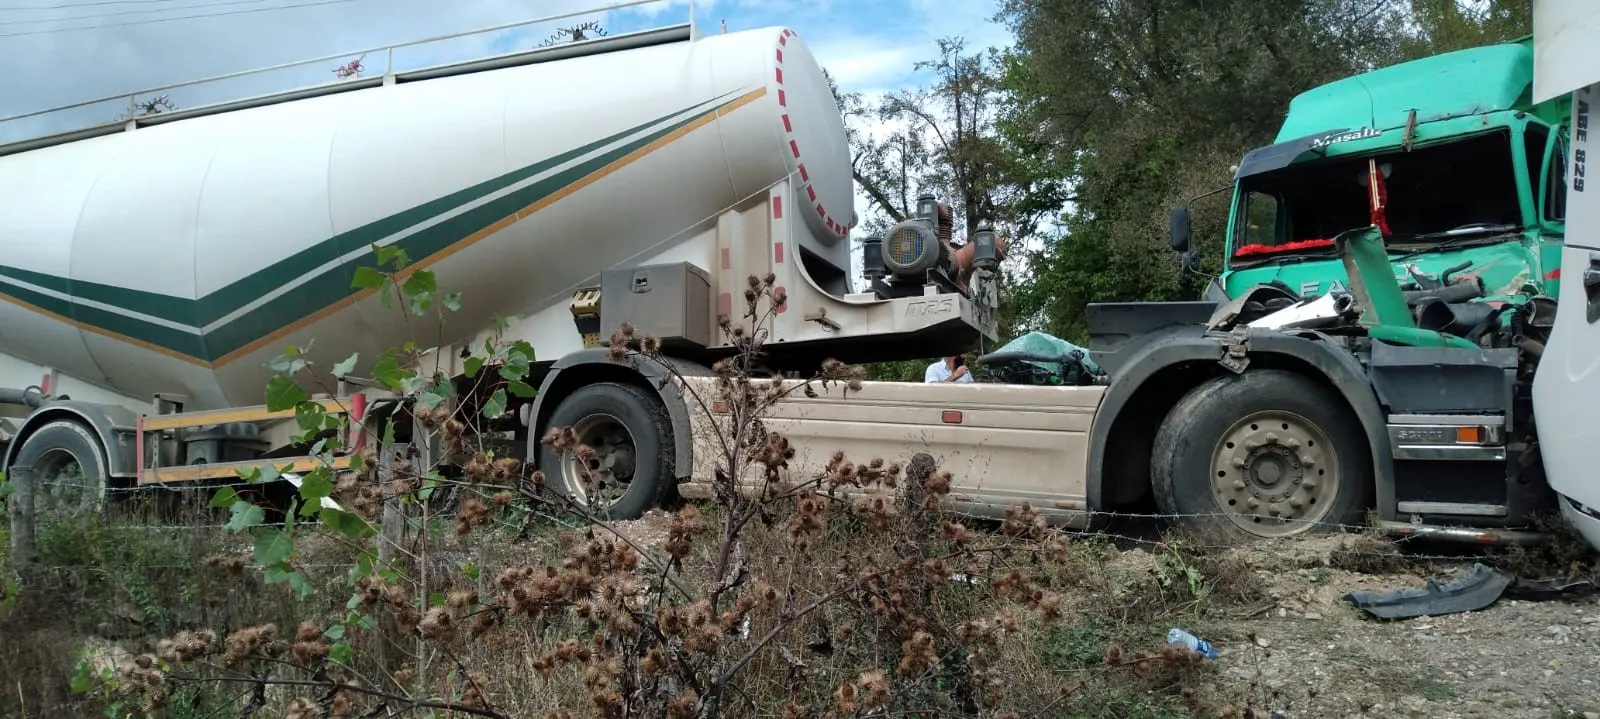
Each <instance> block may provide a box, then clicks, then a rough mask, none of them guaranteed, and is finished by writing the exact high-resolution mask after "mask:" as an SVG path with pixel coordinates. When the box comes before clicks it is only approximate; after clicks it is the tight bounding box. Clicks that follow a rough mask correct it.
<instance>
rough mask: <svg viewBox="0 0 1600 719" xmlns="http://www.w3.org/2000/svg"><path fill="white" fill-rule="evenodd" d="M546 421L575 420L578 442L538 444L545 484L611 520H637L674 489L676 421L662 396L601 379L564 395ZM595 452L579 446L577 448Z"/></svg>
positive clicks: (565, 423)
mask: <svg viewBox="0 0 1600 719" xmlns="http://www.w3.org/2000/svg"><path fill="white" fill-rule="evenodd" d="M546 427H549V428H560V427H570V428H571V429H572V431H573V433H574V434H575V435H576V439H577V442H576V444H575V445H574V446H573V447H571V448H569V449H568V450H567V451H566V452H564V453H557V452H556V451H555V448H553V447H551V446H550V445H549V444H545V443H541V444H540V445H539V468H540V469H541V470H542V471H543V472H544V476H545V484H546V485H547V486H549V487H550V488H551V489H553V490H555V491H556V492H559V493H561V494H562V495H565V496H567V497H569V498H571V499H573V500H574V501H576V502H577V503H578V504H579V505H582V506H584V507H587V508H588V509H589V511H592V512H594V513H596V514H598V515H600V516H603V517H608V518H611V519H637V518H639V517H641V516H643V515H644V513H645V512H646V511H649V510H650V509H651V508H652V507H655V506H657V505H659V504H661V503H662V502H664V501H666V499H667V498H668V497H669V496H670V494H671V493H672V491H673V490H674V489H676V486H677V485H676V483H675V481H674V475H675V473H674V468H673V456H672V430H671V420H669V419H668V417H667V412H666V408H665V407H663V406H662V405H661V402H660V400H658V399H657V398H656V397H655V396H653V395H652V394H651V393H650V392H649V391H647V390H644V389H641V388H639V387H635V386H632V385H626V384H618V383H615V382H599V383H596V384H591V385H588V386H585V387H581V388H579V389H577V390H576V391H574V392H573V393H572V394H570V395H567V397H566V398H565V399H563V400H561V404H559V405H557V406H556V410H555V412H553V413H551V415H550V421H549V423H548V424H546ZM585 446H586V447H588V448H589V449H590V450H592V452H580V451H579V447H585Z"/></svg>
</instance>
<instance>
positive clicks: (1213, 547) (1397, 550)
mask: <svg viewBox="0 0 1600 719" xmlns="http://www.w3.org/2000/svg"><path fill="white" fill-rule="evenodd" d="M27 470H28V468H26V467H16V468H13V477H12V478H11V484H12V486H13V487H14V491H13V492H12V495H11V496H10V497H8V498H7V499H8V500H9V506H10V520H11V532H10V533H11V537H10V539H11V542H12V557H13V558H14V559H19V560H23V561H29V562H34V563H35V564H36V566H38V567H40V568H47V567H49V568H69V567H63V566H61V565H55V566H54V567H51V565H48V564H38V563H37V562H36V558H37V556H38V554H37V547H36V544H37V539H36V527H35V526H34V525H35V522H34V519H33V516H32V515H33V512H31V511H30V509H31V504H32V502H33V501H35V500H34V497H35V496H36V494H37V493H38V491H39V487H47V486H50V485H51V484H52V483H49V482H43V483H39V482H31V481H29V480H28V478H27V475H26V472H27ZM19 471H20V472H21V474H18V472H19ZM57 484H59V483H57ZM262 486H263V483H262V482H252V481H244V480H241V481H234V482H210V483H207V484H206V485H205V486H204V487H203V488H200V487H162V486H146V487H109V488H107V489H106V490H105V491H106V493H107V496H108V497H112V498H116V497H117V496H118V495H127V496H140V497H150V496H153V495H157V494H160V493H171V494H174V495H184V496H187V497H189V498H191V499H193V498H200V499H202V500H204V499H208V498H209V497H210V496H211V494H212V493H214V492H215V491H217V490H219V489H222V488H225V487H227V488H235V489H239V488H257V489H259V488H261V487H262ZM687 501H691V502H692V501H693V500H687ZM201 503H203V501H202V502H201ZM444 504H445V505H446V506H447V507H449V508H447V509H445V510H443V511H436V512H430V513H429V518H430V519H432V520H438V521H444V522H448V521H454V519H455V518H456V517H457V513H456V511H455V510H454V504H455V503H454V502H445V503H444ZM949 511H950V513H951V514H952V515H953V516H957V517H961V518H964V519H967V520H969V521H970V522H973V523H976V524H977V525H980V526H981V525H983V524H987V523H995V524H997V523H998V520H995V519H992V518H989V517H985V516H981V515H976V514H963V513H962V512H959V511H955V510H949ZM1230 514H1232V513H1225V512H1213V513H1192V514H1165V513H1157V512H1127V511H1099V510H1088V509H1085V510H1073V516H1074V518H1075V521H1074V524H1075V525H1081V524H1087V525H1088V528H1068V529H1067V530H1066V534H1067V536H1069V537H1071V538H1072V539H1074V540H1080V541H1096V542H1103V543H1107V544H1109V545H1112V546H1115V547H1117V548H1118V549H1121V550H1133V549H1144V550H1147V551H1148V550H1162V549H1167V548H1170V547H1172V546H1173V544H1174V542H1175V541H1177V542H1180V543H1181V546H1182V548H1183V549H1184V550H1186V551H1189V552H1194V553H1209V552H1226V551H1238V550H1246V551H1249V552H1251V553H1252V554H1256V555H1259V556H1270V557H1271V558H1273V559H1275V560H1279V561H1283V562H1288V563H1297V562H1304V561H1314V560H1320V559H1325V558H1326V557H1327V556H1328V554H1329V549H1330V547H1331V545H1329V544H1328V543H1327V540H1328V538H1330V537H1345V538H1346V541H1345V542H1344V543H1343V546H1342V547H1340V549H1341V550H1342V551H1343V552H1345V553H1347V554H1348V555H1350V556H1363V555H1366V556H1370V557H1372V558H1397V557H1398V558H1403V559H1404V560H1406V561H1409V562H1413V563H1416V564H1418V565H1421V564H1426V563H1446V564H1448V563H1470V562H1472V561H1476V560H1480V559H1482V558H1484V556H1485V555H1486V553H1487V554H1493V553H1494V552H1497V551H1504V550H1505V549H1506V548H1507V547H1506V546H1504V545H1494V544H1488V543H1471V542H1462V541H1449V540H1440V539H1437V538H1432V537H1428V536H1424V535H1409V536H1407V535H1398V534H1385V533H1382V532H1380V531H1378V530H1377V529H1376V528H1375V527H1374V526H1373V525H1371V524H1342V523H1332V522H1323V523H1321V524H1322V527H1323V530H1324V531H1320V532H1317V533H1312V534H1304V535H1298V536H1291V537H1283V538H1267V537H1260V538H1251V539H1250V540H1249V541H1247V542H1245V543H1240V542H1238V541H1217V542H1210V543H1208V542H1204V541H1197V540H1196V538H1195V537H1196V536H1202V537H1203V536H1204V535H1206V534H1207V533H1208V531H1207V530H1206V529H1198V530H1197V529H1195V528H1193V525H1190V526H1187V527H1186V526H1182V525H1181V524H1180V523H1183V522H1186V521H1189V520H1197V519H1198V520H1212V521H1214V522H1216V523H1218V524H1219V525H1222V526H1223V528H1224V529H1226V524H1227V523H1228V522H1230ZM533 515H534V516H532V517H531V518H530V519H531V520H533V521H535V522H536V523H538V524H539V525H540V526H543V527H546V528H549V529H555V530H561V529H579V528H581V527H583V526H584V525H583V524H582V523H581V522H578V521H575V520H573V519H572V518H571V517H560V516H556V515H554V514H549V513H544V512H539V511H537V510H535V511H534V512H533ZM493 521H494V522H495V524H496V525H497V526H498V528H499V529H501V530H505V531H510V532H517V531H521V530H523V529H525V528H526V526H525V525H515V524H511V523H509V522H507V521H505V520H504V519H502V518H499V517H496V518H494V520H493ZM639 521H649V520H648V519H647V520H634V521H633V522H623V523H621V524H622V526H624V527H627V526H629V525H631V524H634V523H637V522H639ZM224 524H225V522H224V521H213V522H205V521H185V522H182V523H152V522H137V521H133V522H130V521H123V522H119V523H118V524H117V526H118V527H119V529H123V530H136V531H140V532H148V533H152V534H156V533H174V532H199V533H223V534H225V533H226V532H225V530H224ZM1113 524H1121V525H1124V526H1125V529H1122V530H1117V529H1113V528H1111V527H1110V526H1108V525H1113ZM1201 526H1202V527H1204V525H1201ZM1355 536H1368V537H1374V538H1377V539H1379V540H1380V541H1379V542H1378V543H1375V544H1372V543H1369V544H1364V545H1363V544H1359V543H1352V542H1350V541H1348V539H1349V538H1352V537H1355ZM146 566H152V565H146ZM306 566H308V567H317V566H322V567H326V568H338V567H348V566H349V565H348V564H327V565H306ZM174 568H177V567H174Z"/></svg>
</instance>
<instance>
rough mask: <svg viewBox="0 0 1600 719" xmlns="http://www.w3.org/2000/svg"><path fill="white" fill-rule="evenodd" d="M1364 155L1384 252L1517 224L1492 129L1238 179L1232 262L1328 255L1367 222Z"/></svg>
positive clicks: (1505, 164)
mask: <svg viewBox="0 0 1600 719" xmlns="http://www.w3.org/2000/svg"><path fill="white" fill-rule="evenodd" d="M1369 157H1375V159H1376V160H1377V165H1378V169H1379V171H1380V173H1381V175H1382V178H1383V179H1382V188H1383V190H1384V192H1385V194H1386V197H1385V199H1384V210H1383V218H1384V220H1385V222H1386V224H1387V226H1388V229H1389V232H1388V234H1387V236H1386V238H1385V239H1386V242H1387V243H1388V244H1389V245H1391V246H1400V247H1406V248H1413V247H1417V246H1428V245H1431V244H1433V243H1437V242H1441V241H1446V240H1448V241H1450V242H1451V243H1452V244H1460V242H1461V241H1462V240H1463V239H1468V238H1463V236H1462V235H1461V233H1460V232H1459V230H1461V228H1464V227H1467V226H1471V225H1477V226H1479V229H1480V230H1481V231H1479V232H1477V233H1476V234H1478V235H1482V236H1488V235H1490V234H1493V233H1494V232H1496V231H1505V230H1506V229H1507V228H1509V229H1517V228H1520V227H1521V225H1522V212H1521V209H1520V207H1519V206H1518V201H1517V183H1516V169H1515V165H1514V164H1513V161H1512V155H1511V136H1510V133H1509V132H1507V131H1505V130H1501V131H1497V132H1490V133H1484V134H1480V135H1475V136H1473V137H1468V138H1464V139H1460V140H1454V141H1451V142H1444V143H1439V144H1435V145H1431V146H1417V147H1415V148H1413V149H1412V151H1411V152H1405V151H1403V150H1399V149H1397V150H1394V151H1392V152H1388V153H1385V154H1381V155H1376V156H1362V157H1349V158H1340V159H1337V160H1332V161H1328V162H1317V163H1312V164H1307V165H1302V166H1291V167H1287V168H1284V169H1282V170H1277V171H1274V172H1268V173H1264V174H1261V175H1257V176H1254V177H1249V178H1246V179H1245V180H1244V181H1243V183H1242V190H1243V195H1244V197H1243V205H1242V206H1241V207H1240V208H1239V210H1240V211H1239V222H1238V227H1237V229H1236V231H1235V234H1234V242H1233V246H1234V250H1233V258H1234V259H1235V260H1237V261H1253V260H1256V259H1262V258H1266V257H1274V256H1281V255H1283V254H1285V253H1309V252H1324V251H1331V250H1332V248H1333V238H1334V236H1335V235H1338V234H1339V233H1340V232H1344V231H1345V230H1351V229H1356V228H1360V227H1367V226H1370V225H1372V224H1373V213H1372V198H1371V192H1370V191H1369V187H1368V185H1369V184H1370V183H1369V182H1368V176H1369V172H1368V159H1369ZM1452 230H1457V232H1451V231H1452Z"/></svg>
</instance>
